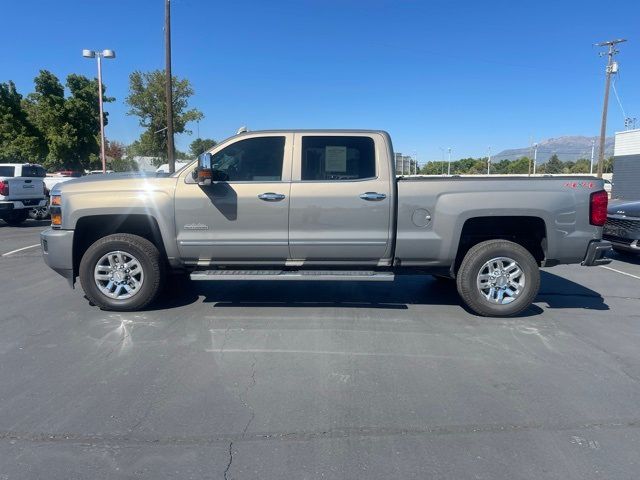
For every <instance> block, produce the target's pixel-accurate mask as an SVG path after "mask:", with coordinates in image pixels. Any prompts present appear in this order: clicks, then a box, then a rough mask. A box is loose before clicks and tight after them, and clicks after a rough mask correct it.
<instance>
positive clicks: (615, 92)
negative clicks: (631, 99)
mask: <svg viewBox="0 0 640 480" xmlns="http://www.w3.org/2000/svg"><path fill="white" fill-rule="evenodd" d="M611 87H612V88H613V94H614V95H615V97H616V100H617V101H618V106H619V107H620V110H621V111H622V119H623V120H626V119H627V114H626V113H625V111H624V107H623V106H622V102H621V101H620V95H618V89H617V88H616V80H615V78H614V79H613V82H611Z"/></svg>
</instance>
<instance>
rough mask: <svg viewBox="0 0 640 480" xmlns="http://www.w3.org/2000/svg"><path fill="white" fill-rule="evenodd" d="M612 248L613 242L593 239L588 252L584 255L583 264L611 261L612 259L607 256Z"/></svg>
mask: <svg viewBox="0 0 640 480" xmlns="http://www.w3.org/2000/svg"><path fill="white" fill-rule="evenodd" d="M611 248H612V247H611V242H607V241H605V240H592V241H591V242H590V243H589V246H588V247H587V254H586V255H585V256H584V260H583V261H582V265H584V266H585V267H592V266H596V265H607V264H608V263H611V259H610V258H607V257H606V255H607V253H609V252H610V251H611Z"/></svg>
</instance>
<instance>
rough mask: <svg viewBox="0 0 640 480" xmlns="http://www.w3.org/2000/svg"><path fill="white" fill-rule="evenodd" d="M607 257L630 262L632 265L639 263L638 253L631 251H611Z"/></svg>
mask: <svg viewBox="0 0 640 480" xmlns="http://www.w3.org/2000/svg"><path fill="white" fill-rule="evenodd" d="M609 258H613V259H614V260H617V261H619V262H625V263H631V264H633V265H640V255H638V254H637V253H632V252H628V253H626V252H613V253H611V254H610V255H609Z"/></svg>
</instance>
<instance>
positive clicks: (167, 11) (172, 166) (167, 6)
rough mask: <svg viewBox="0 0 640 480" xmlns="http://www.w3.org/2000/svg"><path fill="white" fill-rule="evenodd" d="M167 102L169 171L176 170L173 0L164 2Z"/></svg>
mask: <svg viewBox="0 0 640 480" xmlns="http://www.w3.org/2000/svg"><path fill="white" fill-rule="evenodd" d="M164 55H165V102H166V104H167V162H168V163H169V173H174V172H175V171H176V159H175V148H174V146H173V88H172V86H171V83H172V82H171V0H165V2H164Z"/></svg>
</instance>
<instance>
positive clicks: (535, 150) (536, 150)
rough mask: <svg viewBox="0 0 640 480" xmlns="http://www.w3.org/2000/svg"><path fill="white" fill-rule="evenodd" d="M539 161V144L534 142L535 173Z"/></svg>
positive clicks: (534, 172)
mask: <svg viewBox="0 0 640 480" xmlns="http://www.w3.org/2000/svg"><path fill="white" fill-rule="evenodd" d="M537 163H538V144H537V143H534V144H533V174H534V175H535V174H536V164H537Z"/></svg>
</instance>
